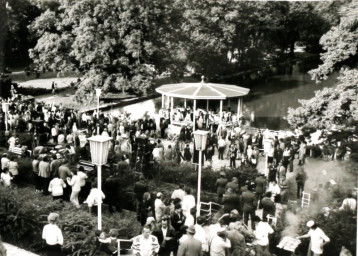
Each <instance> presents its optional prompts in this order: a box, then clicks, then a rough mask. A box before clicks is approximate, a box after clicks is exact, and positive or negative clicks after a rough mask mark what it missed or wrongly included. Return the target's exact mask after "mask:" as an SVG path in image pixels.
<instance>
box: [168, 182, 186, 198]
mask: <svg viewBox="0 0 358 256" xmlns="http://www.w3.org/2000/svg"><path fill="white" fill-rule="evenodd" d="M185 195H186V193H185V191H184V185H182V184H180V185H179V187H178V189H175V190H174V191H173V194H172V197H171V199H175V198H179V199H180V200H181V201H183V199H184V196H185Z"/></svg>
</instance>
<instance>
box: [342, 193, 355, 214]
mask: <svg viewBox="0 0 358 256" xmlns="http://www.w3.org/2000/svg"><path fill="white" fill-rule="evenodd" d="M345 208H348V209H350V210H352V211H354V212H355V211H357V200H356V199H355V198H354V197H353V195H352V194H350V195H349V196H348V197H347V198H346V199H344V200H343V203H342V206H341V207H340V208H339V210H343V209H345Z"/></svg>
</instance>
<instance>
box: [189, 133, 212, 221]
mask: <svg viewBox="0 0 358 256" xmlns="http://www.w3.org/2000/svg"><path fill="white" fill-rule="evenodd" d="M193 133H194V140H195V148H196V150H199V171H198V197H197V205H196V216H200V192H201V161H202V154H203V150H205V147H206V139H207V137H208V133H209V132H208V131H202V130H196V131H194V132H193Z"/></svg>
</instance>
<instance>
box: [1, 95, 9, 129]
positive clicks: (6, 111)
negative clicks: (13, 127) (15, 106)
mask: <svg viewBox="0 0 358 256" xmlns="http://www.w3.org/2000/svg"><path fill="white" fill-rule="evenodd" d="M9 105H10V103H8V102H3V103H2V111H3V112H4V113H5V130H6V133H7V132H8V130H7V113H8V112H9Z"/></svg>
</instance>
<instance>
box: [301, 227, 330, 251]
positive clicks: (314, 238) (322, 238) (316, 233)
mask: <svg viewBox="0 0 358 256" xmlns="http://www.w3.org/2000/svg"><path fill="white" fill-rule="evenodd" d="M307 227H308V228H309V229H310V230H309V231H308V233H307V234H305V235H302V236H298V237H297V239H302V238H308V237H310V238H311V243H310V247H309V248H308V250H309V251H308V252H311V253H313V256H319V255H322V254H323V247H324V245H325V244H327V243H329V242H330V239H329V237H328V236H326V234H325V233H324V232H323V230H322V229H320V228H319V227H318V226H317V224H316V223H315V222H314V221H313V220H310V221H308V222H307Z"/></svg>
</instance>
